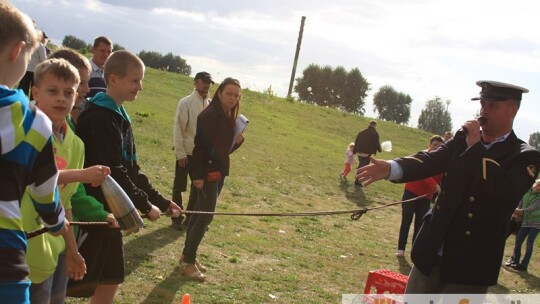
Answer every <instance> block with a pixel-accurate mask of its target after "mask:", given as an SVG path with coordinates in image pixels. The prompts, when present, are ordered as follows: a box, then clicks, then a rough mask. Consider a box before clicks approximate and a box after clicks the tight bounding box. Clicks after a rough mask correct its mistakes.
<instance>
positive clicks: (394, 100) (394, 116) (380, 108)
mask: <svg viewBox="0 0 540 304" xmlns="http://www.w3.org/2000/svg"><path fill="white" fill-rule="evenodd" d="M411 103H412V98H411V96H409V95H406V94H404V93H400V92H397V91H396V90H394V88H393V87H392V86H390V85H385V86H382V87H381V88H380V89H379V91H378V92H377V93H375V95H374V96H373V105H374V106H375V107H374V110H375V112H378V118H379V119H382V120H386V121H392V122H395V123H398V124H406V123H407V122H408V121H409V118H410V115H411Z"/></svg>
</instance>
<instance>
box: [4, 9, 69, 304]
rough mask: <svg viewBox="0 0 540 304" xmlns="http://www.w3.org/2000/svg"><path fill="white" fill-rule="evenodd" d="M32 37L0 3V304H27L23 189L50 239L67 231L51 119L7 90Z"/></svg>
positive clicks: (27, 25)
mask: <svg viewBox="0 0 540 304" xmlns="http://www.w3.org/2000/svg"><path fill="white" fill-rule="evenodd" d="M36 39H37V37H36V32H35V29H34V26H33V24H32V21H31V20H30V18H28V16H26V15H24V14H22V13H21V12H20V11H19V10H18V9H17V8H16V7H14V6H12V5H11V4H9V3H8V2H7V1H0V117H2V119H0V185H1V186H0V202H1V204H0V248H1V249H2V250H0V303H30V302H29V288H30V281H29V280H28V274H29V269H28V265H27V263H26V248H27V243H26V236H25V233H24V231H23V227H22V215H21V210H20V199H21V198H22V196H23V193H24V191H25V190H26V191H27V193H28V196H29V197H30V200H31V203H32V208H34V209H35V211H36V212H37V214H39V217H40V219H39V218H38V219H36V220H38V221H40V222H42V223H43V224H44V225H45V227H47V228H48V229H49V231H50V233H51V234H53V235H61V234H64V233H66V232H67V225H66V224H67V222H66V221H65V220H64V209H63V208H62V205H61V204H60V203H59V198H58V191H57V189H56V182H57V179H58V170H57V168H56V164H55V162H54V155H53V149H52V140H51V136H52V130H51V121H50V120H49V119H48V118H47V117H46V116H45V114H43V112H41V111H40V110H38V109H36V108H35V107H34V106H32V105H30V103H29V101H28V99H27V98H26V96H25V95H24V93H23V92H22V91H20V90H12V89H10V88H12V87H14V86H15V85H16V84H17V82H19V80H20V79H21V77H22V76H23V74H24V72H25V70H26V67H27V65H28V60H29V59H30V56H31V55H32V52H33V50H34V47H35V46H36V43H37V40H36ZM27 186H28V187H27Z"/></svg>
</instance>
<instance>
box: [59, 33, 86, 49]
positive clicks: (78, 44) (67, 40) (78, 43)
mask: <svg viewBox="0 0 540 304" xmlns="http://www.w3.org/2000/svg"><path fill="white" fill-rule="evenodd" d="M62 45H63V46H65V47H68V48H71V49H74V50H78V51H80V52H88V51H89V50H90V49H89V48H88V44H87V43H86V42H84V40H82V39H79V38H77V37H75V36H73V35H66V36H64V40H62Z"/></svg>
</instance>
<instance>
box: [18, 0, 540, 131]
mask: <svg viewBox="0 0 540 304" xmlns="http://www.w3.org/2000/svg"><path fill="white" fill-rule="evenodd" d="M12 2H13V3H14V4H15V5H17V6H19V7H20V8H21V9H23V11H25V12H27V13H28V14H29V15H31V16H32V17H34V18H35V19H36V20H37V22H38V25H39V26H41V27H42V28H44V29H45V30H46V31H47V34H48V35H49V36H50V37H52V38H53V39H56V40H59V41H61V40H62V38H63V36H64V35H67V34H72V35H75V36H77V37H80V38H82V39H85V40H86V41H91V40H92V39H93V38H94V37H95V36H98V35H109V36H111V38H112V39H113V41H114V42H117V43H119V44H121V45H123V46H125V47H127V48H128V49H130V50H132V51H134V52H138V51H140V50H142V49H145V50H155V51H158V52H162V53H167V52H173V53H174V54H178V55H180V56H182V57H183V58H186V59H187V61H188V64H190V65H191V66H192V68H193V69H192V70H193V72H196V71H199V70H207V71H208V72H210V73H212V74H213V75H214V77H215V78H216V79H218V80H219V78H220V77H226V76H233V77H236V78H239V79H240V80H241V81H242V83H243V85H244V86H247V87H249V88H251V89H256V90H261V91H262V90H264V89H266V88H268V86H270V85H272V87H273V89H274V90H275V91H276V92H277V93H278V95H280V96H284V95H285V94H286V92H287V89H288V84H289V79H290V73H291V69H292V66H291V65H292V62H293V57H294V51H295V47H296V42H297V35H298V30H299V25H300V18H301V16H306V17H307V19H306V24H305V29H304V38H303V41H302V48H301V52H300V58H299V62H298V67H297V73H296V77H299V76H301V73H302V70H303V69H304V68H305V67H307V65H309V64H310V63H317V64H321V65H330V66H333V67H336V66H338V65H341V66H343V67H345V68H346V69H347V70H350V69H351V68H355V67H358V68H359V69H360V71H361V72H362V74H363V76H364V77H365V78H366V79H367V80H368V82H370V83H371V84H372V91H371V95H370V96H369V97H368V99H367V104H366V106H365V108H366V110H368V115H374V114H373V113H372V111H371V109H372V108H373V106H372V103H371V102H372V101H371V96H372V94H373V93H374V92H375V91H377V90H378V89H379V87H380V86H382V85H386V84H389V85H392V86H393V87H394V88H395V89H396V90H398V91H400V92H403V93H406V94H409V95H410V96H411V97H412V98H413V100H414V103H413V107H412V116H411V120H410V123H411V124H412V125H416V123H417V120H418V115H419V113H420V110H421V109H422V108H423V106H424V103H425V101H426V100H428V99H431V98H434V97H435V96H439V97H441V98H442V99H443V100H446V99H450V100H452V103H451V104H450V106H449V109H450V111H451V113H452V116H453V121H454V129H457V128H459V126H460V125H461V123H462V122H463V121H465V120H467V119H470V118H472V117H473V115H474V114H475V113H476V111H477V109H478V103H475V102H471V101H470V98H471V97H472V96H474V95H475V94H477V93H478V91H479V88H478V87H476V85H475V84H474V83H475V81H476V80H478V79H486V78H487V79H495V80H501V81H507V82H513V83H515V84H518V85H522V86H525V87H528V88H529V89H530V90H531V93H529V94H526V95H525V96H524V101H523V103H522V108H521V110H520V113H519V114H518V119H517V120H516V124H515V126H516V131H517V132H518V135H519V136H520V137H522V138H524V139H526V140H527V139H528V135H529V134H530V133H532V132H534V131H538V129H540V126H539V124H538V123H537V122H536V121H535V120H534V113H539V112H540V102H538V100H539V99H540V83H539V82H538V78H539V73H540V56H539V55H540V31H537V30H536V29H537V28H540V19H538V16H537V14H538V12H539V11H540V2H538V1H534V0H524V1H520V2H519V5H518V4H517V3H509V2H508V1H505V0H475V1H468V0H455V1H447V0H411V1H402V0H381V1H368V0H336V1H327V0H309V1H308V0H298V1H290V0H274V1H242V0H240V1H233V3H231V2H222V1H216V0H208V1H206V2H205V5H200V4H199V3H198V2H190V1H165V0H156V1H143V0H114V1H113V0H101V1H98V0H83V1H66V0H61V1H60V0H59V1H51V0H48V1H39V0H12ZM284 7H287V8H288V9H286V10H285V9H283V8H284Z"/></svg>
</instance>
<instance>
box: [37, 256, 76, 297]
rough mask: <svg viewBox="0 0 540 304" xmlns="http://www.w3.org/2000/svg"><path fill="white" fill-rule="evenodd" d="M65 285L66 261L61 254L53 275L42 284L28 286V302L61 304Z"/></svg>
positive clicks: (64, 293)
mask: <svg viewBox="0 0 540 304" xmlns="http://www.w3.org/2000/svg"><path fill="white" fill-rule="evenodd" d="M67 283H68V277H67V275H66V261H65V255H64V254H63V253H62V254H60V256H59V257H58V264H57V265H56V269H55V270H54V273H53V274H52V275H51V276H50V277H49V278H47V279H46V280H45V281H43V282H41V283H38V284H34V283H32V285H30V302H31V303H32V304H41V303H43V304H49V303H50V304H63V303H64V299H65V298H66V288H67Z"/></svg>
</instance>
